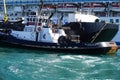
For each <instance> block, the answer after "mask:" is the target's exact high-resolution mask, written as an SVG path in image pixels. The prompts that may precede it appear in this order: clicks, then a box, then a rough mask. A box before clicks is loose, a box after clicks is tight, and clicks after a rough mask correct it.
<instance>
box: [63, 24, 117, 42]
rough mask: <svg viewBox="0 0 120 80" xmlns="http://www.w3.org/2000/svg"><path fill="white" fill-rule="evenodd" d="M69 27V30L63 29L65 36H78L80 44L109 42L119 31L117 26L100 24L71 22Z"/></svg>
mask: <svg viewBox="0 0 120 80" xmlns="http://www.w3.org/2000/svg"><path fill="white" fill-rule="evenodd" d="M69 27H70V29H65V31H66V34H68V35H69V34H71V35H80V41H81V42H102V41H111V40H112V39H113V37H114V36H115V35H116V33H117V32H118V30H119V26H118V25H117V24H112V23H102V22H96V23H89V22H81V23H78V22H73V23H70V24H69Z"/></svg>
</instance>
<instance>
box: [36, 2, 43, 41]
mask: <svg viewBox="0 0 120 80" xmlns="http://www.w3.org/2000/svg"><path fill="white" fill-rule="evenodd" d="M40 2H41V6H40V8H39V9H38V12H37V14H36V23H35V32H36V42H38V31H37V28H38V25H39V17H40V15H41V14H42V8H43V0H40Z"/></svg>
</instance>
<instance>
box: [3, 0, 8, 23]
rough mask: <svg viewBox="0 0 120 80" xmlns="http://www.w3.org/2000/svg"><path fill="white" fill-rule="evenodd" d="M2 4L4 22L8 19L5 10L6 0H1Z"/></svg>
mask: <svg viewBox="0 0 120 80" xmlns="http://www.w3.org/2000/svg"><path fill="white" fill-rule="evenodd" d="M3 3H4V4H3V5H4V22H7V21H8V16H7V10H6V0H3Z"/></svg>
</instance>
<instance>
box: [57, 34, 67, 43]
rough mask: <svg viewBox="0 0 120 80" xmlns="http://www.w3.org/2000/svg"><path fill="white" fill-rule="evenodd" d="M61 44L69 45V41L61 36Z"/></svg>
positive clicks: (59, 40) (59, 41)
mask: <svg viewBox="0 0 120 80" xmlns="http://www.w3.org/2000/svg"><path fill="white" fill-rule="evenodd" d="M58 43H59V44H67V39H66V37H65V36H60V37H59V39H58Z"/></svg>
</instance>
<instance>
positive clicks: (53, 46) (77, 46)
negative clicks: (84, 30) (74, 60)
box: [0, 35, 111, 55]
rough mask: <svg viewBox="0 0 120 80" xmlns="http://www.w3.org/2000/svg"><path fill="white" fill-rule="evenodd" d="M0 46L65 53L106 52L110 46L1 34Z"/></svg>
mask: <svg viewBox="0 0 120 80" xmlns="http://www.w3.org/2000/svg"><path fill="white" fill-rule="evenodd" d="M0 46H3V47H15V48H23V49H29V50H33V49H35V50H45V51H46V50H47V51H54V52H64V53H65V54H96V55H97V54H106V53H108V52H109V51H110V50H111V47H110V46H109V47H102V46H101V45H100V44H96V43H74V42H71V43H69V44H57V43H47V42H36V41H27V40H21V39H17V38H15V37H13V36H10V35H4V36H3V35H2V36H1V37H0Z"/></svg>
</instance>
